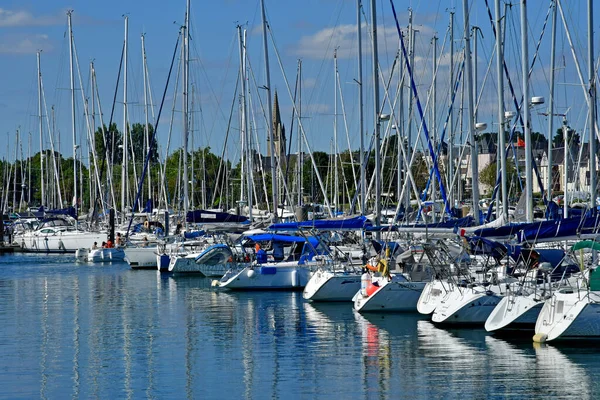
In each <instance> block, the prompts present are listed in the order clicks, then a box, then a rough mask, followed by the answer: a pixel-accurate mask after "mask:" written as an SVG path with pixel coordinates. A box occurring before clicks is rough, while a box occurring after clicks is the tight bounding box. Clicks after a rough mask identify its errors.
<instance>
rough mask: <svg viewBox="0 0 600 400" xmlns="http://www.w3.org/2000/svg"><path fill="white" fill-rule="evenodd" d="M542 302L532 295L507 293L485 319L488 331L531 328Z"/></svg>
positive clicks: (533, 325) (533, 326)
mask: <svg viewBox="0 0 600 400" xmlns="http://www.w3.org/2000/svg"><path fill="white" fill-rule="evenodd" d="M543 305H544V303H543V302H541V301H539V300H537V299H536V298H535V296H534V295H529V296H523V295H514V294H509V295H507V296H506V297H503V298H502V300H500V302H499V303H498V305H497V306H496V307H495V308H494V310H493V311H492V313H491V314H490V316H489V317H488V319H487V320H486V321H485V329H486V330H487V331H488V332H495V331H499V330H531V331H533V329H534V328H535V322H536V321H537V318H538V315H539V314H540V311H541V310H542V306H543Z"/></svg>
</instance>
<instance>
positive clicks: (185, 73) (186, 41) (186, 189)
mask: <svg viewBox="0 0 600 400" xmlns="http://www.w3.org/2000/svg"><path fill="white" fill-rule="evenodd" d="M189 46H190V0H187V2H186V10H185V36H184V38H183V48H184V52H183V57H184V59H183V96H182V98H183V215H184V218H186V216H187V212H188V207H189V204H188V199H189V195H190V193H189V184H188V180H189V178H188V136H189V126H188V101H189V100H188V92H189V89H190V80H189V77H190V76H189V63H190V48H189ZM186 227H187V218H186Z"/></svg>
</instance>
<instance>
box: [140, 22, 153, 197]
mask: <svg viewBox="0 0 600 400" xmlns="http://www.w3.org/2000/svg"><path fill="white" fill-rule="evenodd" d="M145 37H146V35H144V34H142V60H143V63H144V64H143V67H142V68H143V73H144V118H145V122H146V123H145V124H144V135H145V137H146V154H147V155H149V154H150V149H151V146H150V127H149V126H148V74H147V73H146V72H147V70H148V64H147V60H146V42H145ZM148 199H152V172H150V173H148Z"/></svg>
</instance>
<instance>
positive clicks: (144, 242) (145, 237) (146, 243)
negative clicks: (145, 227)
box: [142, 236, 148, 247]
mask: <svg viewBox="0 0 600 400" xmlns="http://www.w3.org/2000/svg"><path fill="white" fill-rule="evenodd" d="M142 246H143V247H148V236H144V238H143V239H142Z"/></svg>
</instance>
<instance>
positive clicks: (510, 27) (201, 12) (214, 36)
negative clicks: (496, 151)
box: [0, 0, 600, 160]
mask: <svg viewBox="0 0 600 400" xmlns="http://www.w3.org/2000/svg"><path fill="white" fill-rule="evenodd" d="M364 3H365V4H363V9H362V11H361V14H362V16H363V20H362V24H363V28H364V29H363V37H362V40H363V57H362V58H363V80H362V82H363V85H362V86H363V90H364V115H365V125H364V126H365V128H364V132H365V141H366V142H368V140H369V138H370V133H372V132H373V126H374V122H373V121H374V115H375V114H376V113H375V110H374V107H373V77H372V75H373V74H372V70H373V69H372V45H371V38H370V33H369V31H370V26H371V12H370V3H369V2H364ZM489 3H490V7H491V8H492V13H494V8H493V7H494V1H493V0H489ZM515 3H516V2H515ZM564 3H565V5H564V6H563V11H564V15H565V21H566V23H567V25H568V26H569V29H570V34H571V37H572V39H573V42H574V49H575V52H576V53H577V57H578V62H579V64H580V68H581V71H582V75H583V80H584V82H587V80H588V78H587V76H588V72H587V70H588V69H587V9H586V7H587V5H586V4H585V3H586V2H584V1H582V0H577V1H569V2H564ZM356 4H357V1H355V0H320V1H318V0H303V1H289V0H286V1H274V0H265V7H266V14H267V20H268V21H269V26H270V32H271V34H270V35H269V38H268V43H269V67H270V75H271V89H272V90H273V91H277V94H278V98H279V102H280V105H281V115H282V119H283V123H284V124H285V125H286V129H287V135H288V137H289V135H290V131H291V130H292V125H293V132H291V134H292V136H293V138H292V141H293V142H294V144H293V146H292V152H295V151H296V150H295V149H296V145H295V141H296V138H297V135H298V122H297V120H296V121H294V122H293V123H292V118H293V117H292V109H293V106H292V104H293V101H292V99H293V96H294V92H296V93H297V96H298V98H301V101H300V100H297V101H298V104H299V107H300V110H301V115H302V119H301V121H302V126H303V128H304V132H305V135H306V140H307V142H308V144H309V146H310V148H311V150H320V151H327V152H329V151H331V149H332V148H333V144H332V143H333V139H334V136H337V148H338V150H339V151H345V150H346V149H347V148H348V147H350V148H351V149H353V150H356V149H357V148H358V146H359V128H358V114H359V113H358V110H359V107H358V104H359V102H358V84H357V82H358V80H359V78H358V68H357V63H358V61H357V40H356V23H357V11H356ZM527 4H528V18H529V30H528V35H529V60H530V61H531V60H532V59H533V56H534V54H535V46H536V44H537V42H538V39H539V37H540V35H541V32H542V26H543V24H544V21H545V19H546V15H547V11H548V9H549V5H550V2H549V1H546V0H545V1H542V0H530V1H528V2H527ZM394 5H395V8H396V11H397V12H398V19H399V24H400V26H401V28H402V29H403V30H405V29H406V27H407V26H408V10H409V9H411V10H412V12H413V17H414V21H413V22H414V28H415V29H416V30H417V31H418V32H417V33H416V40H415V48H416V51H415V62H414V65H413V70H414V79H415V82H416V86H417V90H418V92H419V98H420V100H421V102H422V105H423V108H424V109H425V110H426V114H427V118H428V120H427V124H428V125H429V126H430V127H431V126H432V125H434V126H436V127H437V129H436V132H437V134H438V135H439V134H440V133H441V129H442V127H443V125H444V121H445V118H446V114H447V110H448V105H449V102H448V98H449V88H450V85H449V82H450V80H449V65H450V56H449V46H450V44H449V43H450V38H449V34H448V25H449V19H450V15H451V13H454V16H455V20H454V21H455V22H454V49H455V55H454V65H455V70H457V69H458V66H459V65H460V60H461V51H462V48H463V43H464V41H463V37H464V34H463V24H464V22H463V21H464V19H463V12H462V10H463V5H462V1H456V0H454V1H447V0H446V1H443V0H440V1H434V0H431V1H429V0H427V1H400V0H394ZM502 5H503V9H504V7H505V2H504V1H503V2H502ZM469 8H470V14H469V18H470V25H476V26H478V27H479V28H480V33H479V34H478V35H477V58H476V60H477V61H476V63H475V65H476V66H477V90H478V93H479V96H478V97H479V102H478V121H481V122H486V123H487V124H488V130H496V128H495V126H497V122H496V119H497V118H496V117H497V109H498V106H497V104H498V98H497V94H496V71H495V68H496V61H495V52H494V45H495V44H494V36H493V33H492V31H491V25H490V22H489V18H488V16H487V10H486V8H485V2H484V1H483V0H480V1H476V2H472V1H471V2H469ZM506 8H507V10H508V15H507V17H506V24H507V32H506V38H505V41H504V43H505V57H506V62H507V66H508V68H509V71H510V74H511V79H512V80H513V85H514V87H515V92H516V96H517V97H519V98H520V96H521V93H522V83H521V82H522V72H521V61H520V60H521V38H520V25H519V23H520V7H519V4H514V5H513V6H512V7H510V6H508V5H507V6H506ZM598 8H599V7H598V6H596V9H595V10H594V14H597V13H598ZM67 10H73V12H72V21H73V37H74V43H75V48H76V56H77V63H76V66H77V65H79V71H80V72H76V73H75V81H76V84H75V86H76V102H77V105H76V113H75V114H76V141H77V143H82V144H83V146H82V147H83V148H85V142H86V134H87V131H86V125H85V119H84V111H83V110H84V109H83V100H82V93H83V96H84V97H85V98H87V99H89V98H90V96H91V91H90V86H89V65H90V62H92V61H93V62H94V66H95V70H96V75H97V83H98V91H99V94H100V104H101V107H102V112H103V115H102V118H103V120H104V122H105V123H106V124H107V123H108V120H109V118H110V115H111V108H112V107H113V96H114V94H115V87H116V84H117V73H118V69H119V62H120V56H121V50H122V47H123V41H124V15H127V16H128V19H129V35H128V46H129V50H128V68H127V71H128V85H127V87H128V101H127V103H128V105H127V107H128V114H129V122H130V123H135V122H143V121H144V91H143V72H142V71H143V69H142V65H143V64H142V56H141V54H142V52H141V40H140V37H141V35H142V34H144V35H145V36H144V37H145V44H146V56H147V63H148V70H149V77H150V88H151V92H152V98H153V104H154V106H153V108H152V109H153V111H154V117H150V121H156V114H157V113H158V110H159V105H160V102H161V99H162V97H163V92H164V90H165V85H166V82H167V74H168V71H169V66H170V62H171V58H172V56H173V51H174V46H175V42H176V41H177V36H178V32H179V28H180V26H181V25H183V24H184V13H185V0H178V1H169V2H165V1H161V0H144V1H138V0H121V1H116V0H103V1H101V2H95V1H77V0H70V1H63V0H53V1H44V0H3V1H2V2H1V3H0V58H1V60H2V61H1V62H0V77H1V78H0V87H1V88H2V96H1V97H0V135H5V136H4V137H5V146H2V148H1V149H0V157H3V158H5V159H8V160H14V158H15V143H16V132H17V131H19V132H20V135H21V146H20V149H18V151H17V157H18V158H21V156H23V157H27V156H28V154H29V151H31V154H35V153H37V152H38V151H39V149H40V134H39V127H38V116H37V115H38V109H37V108H38V106H37V104H38V93H37V66H36V52H37V51H38V50H42V52H41V68H42V78H43V87H44V93H45V107H44V111H43V115H44V132H43V139H42V140H43V146H44V148H49V146H50V139H49V134H48V129H47V126H48V125H52V120H51V119H50V118H48V121H49V122H47V120H46V116H48V117H50V116H51V115H52V112H51V108H52V107H54V113H53V114H54V118H55V119H54V120H55V126H56V133H55V135H56V138H55V146H56V147H59V146H60V150H61V151H62V152H63V153H64V154H65V156H67V157H69V156H71V154H72V149H73V143H72V130H71V103H70V101H71V100H70V90H69V43H68V37H67V35H66V32H67ZM377 17H378V25H377V28H378V29H377V31H378V43H379V45H378V49H379V64H380V68H381V73H382V77H381V82H382V83H381V84H380V86H381V89H380V91H381V99H382V104H383V110H384V112H386V113H390V109H391V106H390V105H389V102H386V101H383V99H384V97H385V96H386V92H385V90H384V87H385V86H386V84H387V83H388V82H391V83H390V84H389V87H390V96H389V98H391V99H392V100H393V99H394V98H395V97H396V96H395V92H396V87H397V85H398V77H399V76H400V75H399V73H398V69H397V68H395V69H394V68H393V67H392V65H393V64H394V58H395V56H396V54H397V49H398V37H399V36H398V32H397V30H396V27H395V25H394V19H393V15H392V11H391V6H390V3H389V1H387V0H385V1H384V0H378V1H377ZM596 21H598V22H595V23H594V27H595V28H594V31H595V32H594V39H595V52H594V57H595V59H596V60H597V59H598V49H600V44H599V43H600V41H599V40H598V28H596V27H597V26H598V24H599V23H600V19H599V18H596ZM238 25H240V26H242V28H243V29H246V30H247V50H248V59H249V65H250V70H251V76H250V77H249V81H248V85H249V95H248V97H247V98H248V101H249V106H250V110H251V111H250V113H251V115H250V116H249V119H250V121H251V122H252V123H253V125H254V126H255V127H256V132H255V133H256V137H257V138H258V143H259V145H260V146H261V151H262V152H263V153H264V152H265V140H264V139H265V135H266V133H265V132H266V130H265V116H264V115H265V113H264V112H263V110H264V106H261V104H266V99H265V93H266V91H265V90H264V89H261V87H264V86H265V84H266V78H265V61H264V54H263V38H262V31H261V14H260V1H259V0H219V1H204V2H200V1H197V0H191V59H190V74H191V81H192V83H193V87H194V89H193V90H194V95H193V96H192V97H193V103H194V104H193V110H194V112H193V113H192V115H193V123H194V131H193V135H192V136H193V139H192V138H191V139H190V145H192V144H193V146H194V147H198V146H201V147H204V146H210V147H211V148H212V149H213V151H214V152H215V153H220V152H221V151H222V149H223V146H224V143H225V138H227V141H228V145H227V147H226V152H225V154H226V155H227V157H228V158H230V159H232V160H235V159H237V158H239V149H240V145H239V141H240V140H239V130H240V122H239V120H240V117H239V115H240V114H239V101H238V100H239V91H236V82H237V79H238V71H239V64H240V56H239V48H238V33H237V26H238ZM550 28H551V23H550V22H548V25H547V27H546V30H545V33H544V36H543V39H542V42H541V46H540V52H539V56H538V59H537V62H536V64H535V65H534V68H533V70H532V75H531V80H530V94H531V96H544V97H545V98H546V102H547V101H548V99H549V93H550V92H549V79H550V78H549V77H550V30H551V29H550ZM434 35H436V36H437V37H438V40H437V44H438V50H437V54H438V57H437V60H438V63H437V75H436V76H437V79H436V95H437V101H436V102H435V104H436V110H435V124H434V123H433V119H432V117H431V115H432V113H431V112H430V110H431V108H432V107H431V104H432V103H433V102H432V101H428V95H429V94H430V93H431V91H430V87H431V84H432V82H433V60H432V44H431V43H432V38H433V36H434ZM471 45H472V47H474V43H473V39H471ZM334 50H336V51H337V59H338V76H339V78H338V81H339V84H338V85H339V87H337V86H336V80H335V78H334V77H335V74H334V60H333V55H334ZM299 60H301V62H302V74H301V76H302V78H301V80H300V81H301V85H300V87H301V91H300V93H301V95H298V92H297V91H296V90H295V86H296V81H297V72H298V62H299ZM402 62H404V61H402ZM176 70H177V66H176V67H175V71H176ZM392 72H393V74H392ZM79 75H80V76H81V81H82V84H80V83H79ZM390 75H392V76H391V78H390ZM175 81H176V77H175V73H173V76H172V77H171V80H170V84H169V87H168V90H167V92H166V96H165V101H164V107H163V111H162V114H161V118H160V122H159V124H158V130H157V135H158V141H159V145H160V146H161V152H165V151H167V150H168V151H173V150H174V149H176V148H178V147H180V146H181V143H182V140H181V137H182V134H181V131H182V125H183V124H182V115H181V109H182V107H181V95H180V94H175V93H176V92H180V91H181V89H180V88H175ZM506 87H507V88H506V91H505V95H504V99H505V105H506V108H507V109H508V108H509V107H511V106H512V99H511V97H510V92H509V90H508V85H506ZM407 92H408V89H406V91H405V93H407ZM583 93H584V91H583V87H582V86H581V85H580V80H579V77H578V73H577V69H576V63H575V61H574V58H573V55H572V52H571V49H570V46H569V43H568V41H567V35H566V33H565V29H564V25H563V22H562V20H561V15H560V14H559V16H558V29H557V66H556V89H555V104H556V109H555V111H554V112H555V113H565V112H566V113H567V117H566V118H567V119H568V122H569V124H570V126H572V127H574V128H575V129H576V130H579V131H583V130H584V129H586V121H587V107H585V99H584V97H583ZM461 98H462V96H461V95H460V94H459V95H458V97H457V99H458V100H457V101H458V102H459V103H460V101H461ZM174 100H176V103H174ZM88 101H89V100H88ZM464 101H465V103H463V104H466V98H465V100H464ZM336 104H337V112H336ZM457 107H458V104H457ZM547 107H548V106H547V103H546V104H545V105H543V106H537V107H535V108H533V109H532V121H533V126H534V130H538V131H541V132H543V133H546V131H547V129H548V118H547V116H544V115H541V114H542V113H544V112H547V111H548V110H547ZM114 110H115V111H114V116H113V121H114V122H116V123H117V124H118V125H119V127H121V126H122V124H123V83H122V82H121V83H120V84H119V87H118V92H117V98H116V102H115V104H114ZM232 110H233V111H232ZM336 116H337V117H336ZM415 119H418V115H416V116H415ZM99 120H100V117H99V115H97V116H96V122H99ZM334 120H336V122H337V135H334ZM559 124H560V117H558V119H556V120H555V122H554V127H555V129H556V127H557V126H559ZM390 125H391V124H390ZM457 125H458V124H457ZM403 129H406V124H404V126H403ZM413 129H414V131H415V132H416V130H417V126H416V125H415V128H413ZM386 131H387V126H384V132H383V133H382V134H383V135H385V132H386ZM169 132H171V135H170V140H169ZM464 135H465V133H464V129H463V130H462V131H461V132H460V133H457V134H456V138H455V142H456V143H458V144H460V143H463V142H464V138H463V136H464ZM416 136H417V135H416V134H415V133H413V137H416ZM584 138H585V136H584ZM584 140H585V139H584ZM461 141H462V142H461ZM29 143H30V144H29ZM167 143H169V148H168V149H167ZM421 145H422V144H421ZM417 146H419V145H417ZM29 148H31V150H29ZM305 150H306V147H305ZM85 157H86V156H84V159H85Z"/></svg>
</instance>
